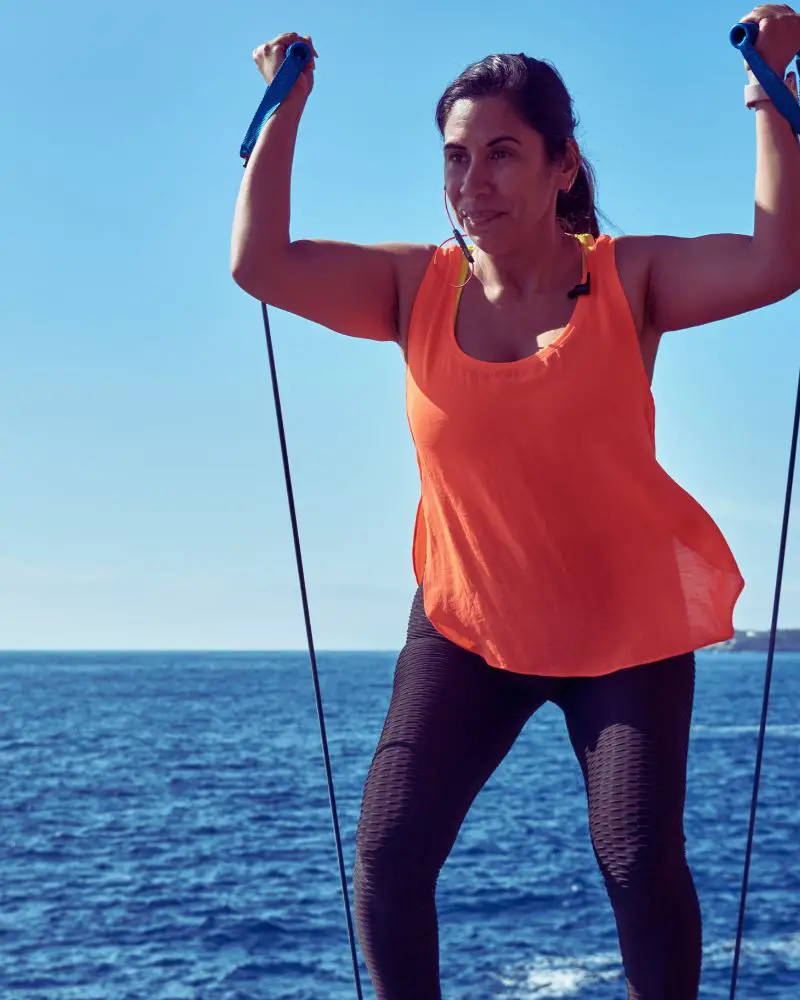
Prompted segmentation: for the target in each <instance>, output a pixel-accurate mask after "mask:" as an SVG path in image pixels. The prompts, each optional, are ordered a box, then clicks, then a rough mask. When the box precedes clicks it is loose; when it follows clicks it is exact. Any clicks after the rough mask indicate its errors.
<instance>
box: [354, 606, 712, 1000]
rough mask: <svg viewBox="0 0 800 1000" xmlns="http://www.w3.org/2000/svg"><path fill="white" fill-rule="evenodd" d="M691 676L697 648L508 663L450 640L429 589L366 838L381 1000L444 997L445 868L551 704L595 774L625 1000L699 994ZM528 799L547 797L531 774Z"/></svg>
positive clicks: (363, 905) (377, 766) (373, 783)
mask: <svg viewBox="0 0 800 1000" xmlns="http://www.w3.org/2000/svg"><path fill="white" fill-rule="evenodd" d="M694 673H695V660H694V654H693V653H686V654H684V655H681V656H676V657H673V658H671V659H667V660H661V661H658V662H656V663H649V664H644V665H642V666H638V667H631V668H627V669H624V670H619V671H616V672H615V673H612V674H608V675H606V676H603V677H591V678H548V677H536V676H530V675H523V674H515V673H510V672H508V671H502V670H498V669H496V668H494V667H490V666H488V665H487V664H486V662H485V661H484V660H483V659H482V658H481V657H479V656H478V655H476V654H474V653H470V652H469V651H467V650H464V649H462V648H461V647H459V646H457V645H456V644H455V643H453V642H451V641H450V640H449V639H446V638H445V637H443V636H442V635H441V634H440V633H438V632H437V631H436V630H435V629H434V628H433V626H432V625H431V623H430V622H429V620H428V618H427V616H426V615H425V611H424V607H423V602H422V594H421V591H419V590H418V591H417V595H416V597H415V599H414V604H413V606H412V610H411V617H410V621H409V627H408V637H407V640H406V644H405V646H404V647H403V650H402V652H401V654H400V656H399V658H398V661H397V667H396V671H395V677H394V686H393V691H392V697H391V703H390V707H389V712H388V715H387V718H386V722H385V725H384V728H383V732H382V734H381V737H380V741H379V743H378V748H377V750H376V753H375V757H374V759H373V761H372V765H371V767H370V770H369V774H368V777H367V781H366V785H365V788H364V796H363V800H362V805H361V818H360V821H359V825H358V833H357V839H356V845H357V851H356V865H355V871H354V887H355V896H356V919H357V925H358V934H359V940H360V943H361V947H362V950H363V953H364V956H365V959H366V962H367V967H368V969H369V973H370V977H371V979H372V982H373V985H374V987H375V992H376V996H377V998H378V1000H440V998H441V990H440V985H439V947H438V926H437V918H436V903H435V892H436V882H437V878H438V875H439V871H440V869H441V867H442V865H443V864H444V862H445V860H446V859H447V857H448V855H449V853H450V850H451V848H452V846H453V844H454V842H455V839H456V836H457V835H458V832H459V829H460V827H461V824H462V822H463V820H464V817H465V816H466V814H467V811H468V810H469V808H470V806H471V804H472V802H473V800H474V798H475V796H476V795H477V794H478V792H479V791H480V790H481V788H482V787H483V785H484V784H485V783H486V781H487V780H488V778H489V777H490V775H491V774H492V772H493V771H494V770H495V768H496V767H497V766H498V765H499V764H500V762H501V761H502V760H503V758H504V757H505V755H506V754H507V753H508V751H509V750H510V748H511V746H512V744H513V743H514V741H515V740H516V738H517V736H518V735H519V733H520V731H521V729H522V728H523V726H524V725H525V723H526V722H527V720H528V719H529V718H530V717H531V715H532V714H533V713H534V712H535V711H536V710H537V709H538V708H539V707H540V706H541V705H543V704H544V703H545V702H547V701H550V702H553V703H555V704H556V705H558V706H559V707H560V708H561V710H562V711H563V713H564V716H565V719H566V724H567V729H568V733H569V738H570V741H571V743H572V747H573V749H574V751H575V753H576V755H577V758H578V761H579V762H580V766H581V769H582V771H583V776H584V780H585V785H586V792H587V797H588V806H589V829H590V833H591V838H592V845H593V847H594V853H595V857H596V859H597V862H598V864H599V866H600V871H601V872H602V875H603V879H604V881H605V885H606V889H607V891H608V895H609V898H610V901H611V905H612V907H613V910H614V916H615V919H616V924H617V931H618V936H619V942H620V949H621V953H622V961H623V965H624V969H625V976H626V979H627V983H628V997H629V1000H695V998H696V997H697V989H698V981H699V977H700V943H701V942H700V939H701V928H700V910H699V906H698V901H697V895H696V893H695V889H694V883H693V880H692V876H691V873H690V871H689V868H688V865H687V863H686V857H685V853H684V835H683V806H684V794H685V785H686V757H687V747H688V739H689V727H690V720H691V713H692V700H693V695H694ZM520 794H528V795H529V796H530V798H531V802H532V803H533V802H535V796H536V774H535V768H534V767H532V768H531V778H530V787H529V788H528V789H526V790H520ZM568 835H569V832H568V831H566V830H565V831H564V836H565V837H566V836H568Z"/></svg>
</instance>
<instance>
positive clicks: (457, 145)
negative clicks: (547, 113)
mask: <svg viewBox="0 0 800 1000" xmlns="http://www.w3.org/2000/svg"><path fill="white" fill-rule="evenodd" d="M498 142H515V143H516V144H517V145H518V146H521V145H522V143H521V142H520V141H519V139H515V138H514V136H513V135H499V136H498V137H497V138H496V139H492V140H491V141H490V142H487V143H486V145H487V146H496V145H497V143H498ZM444 148H445V149H465V148H466V147H464V146H462V145H461V143H459V142H446V143H445V144H444Z"/></svg>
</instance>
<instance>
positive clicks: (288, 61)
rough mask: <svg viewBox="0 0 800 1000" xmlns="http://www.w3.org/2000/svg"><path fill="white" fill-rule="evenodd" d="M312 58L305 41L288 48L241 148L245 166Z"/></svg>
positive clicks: (240, 152)
mask: <svg viewBox="0 0 800 1000" xmlns="http://www.w3.org/2000/svg"><path fill="white" fill-rule="evenodd" d="M310 58H311V48H310V46H308V45H307V44H306V43H305V42H294V43H293V44H292V45H290V46H289V48H288V49H287V50H286V58H285V59H284V60H283V62H282V63H281V65H280V67H279V69H278V72H277V73H276V74H275V79H274V80H273V81H272V83H270V85H269V86H268V87H267V91H266V93H265V94H264V96H263V98H262V99H261V103H260V104H259V106H258V110H257V111H256V113H255V116H254V117H253V120H252V122H251V123H250V128H249V129H248V130H247V135H245V137H244V141H243V142H242V146H241V149H240V150H239V155H240V156H241V157H242V159H243V160H244V164H243V165H244V166H247V161H248V159H249V157H250V154H251V153H252V152H253V148H254V147H255V144H256V142H258V137H259V136H260V135H261V130H262V129H263V128H264V126H265V125H266V123H267V121H268V120H269V117H270V115H271V114H272V113H273V112H274V111H275V109H276V108H278V107H279V105H280V104H281V102H282V101H284V100H285V99H286V97H287V96H288V95H289V91H290V90H291V89H292V87H293V86H294V85H295V83H297V79H298V77H299V76H300V74H301V73H302V71H303V68H304V67H305V65H306V63H307V62H308V61H309V59H310Z"/></svg>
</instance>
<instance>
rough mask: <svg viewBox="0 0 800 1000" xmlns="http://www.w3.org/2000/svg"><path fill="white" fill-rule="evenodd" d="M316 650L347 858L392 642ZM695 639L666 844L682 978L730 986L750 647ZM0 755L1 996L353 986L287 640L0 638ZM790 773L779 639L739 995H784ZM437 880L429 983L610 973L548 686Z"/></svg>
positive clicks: (797, 683) (469, 990)
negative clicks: (34, 648)
mask: <svg viewBox="0 0 800 1000" xmlns="http://www.w3.org/2000/svg"><path fill="white" fill-rule="evenodd" d="M318 659H319V672H320V681H321V688H322V701H323V706H324V713H325V722H326V727H327V732H328V739H329V744H330V753H331V763H332V770H333V778H334V784H335V792H336V799H337V805H338V810H339V818H340V823H341V830H342V838H343V849H344V856H345V865H346V870H347V872H348V877H349V875H350V872H351V870H352V866H353V859H354V835H355V829H356V822H357V819H358V810H359V805H360V798H361V791H362V787H363V783H364V780H365V778H366V774H367V769H368V767H369V764H370V760H371V757H372V753H373V751H374V748H375V744H376V742H377V739H378V736H379V733H380V729H381V725H382V722H383V718H384V715H385V713H386V710H387V707H388V703H389V696H390V692H391V683H392V676H393V670H394V663H395V654H392V653H387V652H377V653H366V652H357V653H343V652H335V653H320V654H318ZM697 660H698V677H697V695H696V704H695V713H694V725H693V730H692V740H691V748H690V759H689V788H688V800H687V807H686V832H687V852H688V856H689V862H690V865H691V867H692V870H693V872H694V876H695V880H696V884H697V887H698V892H699V895H700V900H701V907H702V913H703V924H704V941H703V979H702V986H701V994H700V995H701V997H702V998H704V1000H723V998H725V1000H727V998H728V996H729V983H730V974H731V964H732V958H733V948H734V939H735V936H736V924H737V917H738V908H739V898H740V891H741V882H742V872H743V864H744V858H745V848H746V840H747V827H748V819H749V812H750V802H751V794H752V787H753V775H754V765H755V759H756V748H757V740H758V730H759V722H760V716H761V703H762V693H763V685H764V673H765V666H766V654H765V653H759V654H755V653H743V652H733V653H731V652H713V651H705V652H701V653H699V654H698V657H697ZM0 773H1V774H2V786H1V787H2V795H1V796H0V997H2V1000H23V998H24V1000H123V998H125V1000H190V998H191V1000H260V998H270V1000H353V998H355V997H356V995H357V994H356V988H355V984H354V978H353V970H352V962H351V955H350V947H349V943H348V937H347V924H346V920H345V910H344V904H343V899H342V893H341V889H340V882H339V874H338V867H337V857H336V848H335V840H334V836H333V827H332V822H331V813H330V805H329V799H328V792H327V784H326V773H325V766H324V759H323V755H322V751H321V743H320V733H319V723H318V719H317V711H316V703H315V698H314V689H313V684H312V679H311V672H310V665H309V658H308V654H307V653H295V652H288V653H218V652H214V653H194V652H193V653H174V652H170V653H118V652H115V653H97V652H92V653H74V652H70V653H49V652H48V653H4V654H0ZM799 775H800V655H798V654H791V653H780V654H777V655H776V657H775V662H774V677H773V683H772V692H771V698H770V706H769V715H768V726H767V738H766V743H765V752H764V759H763V770H762V778H761V787H760V793H759V800H758V802H759V805H758V820H757V824H756V833H755V841H754V845H753V860H752V867H751V871H750V878H749V892H748V898H747V911H746V914H747V916H746V922H745V934H744V946H743V951H742V958H741V968H740V973H739V981H738V987H737V991H736V997H738V998H741V1000H756V998H758V1000H770V998H776V1000H792V998H798V997H800V794H799V792H798V788H799V785H800V782H799V779H798V776H799ZM350 891H351V892H352V889H351V890H350ZM437 898H438V912H439V922H440V942H441V977H442V990H443V995H444V998H445V1000H490V998H491V1000H544V998H553V1000H555V998H575V1000H623V998H624V997H625V984H624V979H623V976H622V970H621V963H620V956H619V949H618V943H617V937H616V931H615V926H614V922H613V918H612V914H611V909H610V906H609V904H608V901H607V898H606V895H605V890H604V888H603V884H602V881H601V878H600V875H599V872H598V870H597V868H596V864H595V861H594V857H593V854H592V850H591V846H590V842H589V834H588V827H587V818H586V807H585V798H584V792H583V785H582V781H581V776H580V772H579V769H578V765H577V762H576V761H575V759H574V757H573V755H572V751H571V749H570V746H569V743H568V741H567V737H566V733H565V729H564V723H563V719H562V716H561V715H560V713H559V711H558V710H557V709H555V708H554V707H552V706H549V705H548V706H545V707H544V708H543V709H542V710H541V711H540V712H539V713H538V714H537V715H536V716H534V718H533V719H532V720H531V721H530V723H529V724H528V726H527V728H526V729H525V730H524V731H523V733H522V735H521V736H520V738H519V740H518V741H517V743H516V745H515V746H514V748H513V750H512V752H511V753H510V754H509V756H508V757H507V758H506V760H505V761H504V762H503V764H502V765H501V766H500V768H499V769H498V770H497V772H496V773H495V774H494V775H493V777H492V778H491V780H490V781H489V783H488V784H487V785H486V787H485V788H484V790H483V791H482V792H481V794H480V795H479V796H478V799H477V800H476V802H475V804H474V806H473V808H472V810H471V812H470V814H469V815H468V817H467V820H466V822H465V824H464V827H463V828H462V831H461V834H460V836H459V839H458V841H457V843H456V846H455V848H454V850H453V853H452V855H451V857H450V859H449V861H448V863H447V864H446V866H445V868H444V871H443V872H442V876H441V879H440V883H439V889H438V897H437ZM361 975H362V984H363V995H364V997H365V998H374V993H373V991H372V987H371V985H370V984H369V979H368V975H367V972H366V969H365V968H364V966H363V964H362V965H361ZM408 1000H414V998H408Z"/></svg>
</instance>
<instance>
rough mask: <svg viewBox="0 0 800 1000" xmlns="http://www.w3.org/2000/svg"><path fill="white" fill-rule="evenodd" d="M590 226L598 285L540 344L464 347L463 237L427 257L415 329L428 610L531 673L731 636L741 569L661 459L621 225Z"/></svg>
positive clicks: (463, 641) (558, 672)
mask: <svg viewBox="0 0 800 1000" xmlns="http://www.w3.org/2000/svg"><path fill="white" fill-rule="evenodd" d="M580 239H581V242H582V243H583V245H584V247H585V248H586V254H585V256H586V265H587V267H588V271H589V273H590V275H591V292H590V294H589V295H584V296H580V297H578V298H577V300H576V306H575V309H574V312H573V314H572V317H571V319H570V322H569V323H568V324H567V326H566V327H565V328H564V330H563V331H562V332H561V334H560V335H559V336H558V338H557V339H556V340H555V341H554V342H553V343H552V344H550V345H549V346H548V347H545V348H543V349H542V350H540V351H539V352H538V353H537V354H534V355H532V356H531V357H528V358H525V359H523V360H520V361H513V362H509V363H493V362H486V361H479V360H477V359H475V358H473V357H471V356H469V355H467V354H466V353H465V352H464V351H462V350H461V348H460V347H459V345H458V343H457V340H456V336H455V317H456V312H457V309H458V304H459V298H460V292H459V290H458V289H457V288H455V287H454V286H456V285H458V284H459V283H460V281H462V280H463V277H462V275H463V274H465V273H466V272H465V271H464V260H463V256H462V254H461V252H460V250H459V249H458V247H457V246H452V247H449V248H447V249H445V250H444V251H441V252H440V253H439V254H438V256H437V257H436V259H435V260H434V259H432V260H431V263H430V264H429V266H428V269H427V271H426V273H425V276H424V278H423V280H422V282H421V284H420V287H419V289H418V292H417V296H416V299H415V302H414V307H413V311H412V316H411V323H410V328H409V335H408V346H407V369H406V403H407V410H408V420H409V425H410V428H411V433H412V436H413V439H414V445H415V448H416V453H417V461H418V464H419V471H420V479H421V500H420V505H419V509H418V511H417V521H416V527H415V531H414V545H413V557H414V571H415V574H416V578H417V582H418V583H420V582H421V583H422V585H423V592H424V597H425V611H426V613H427V615H428V617H429V618H430V620H431V622H432V624H433V625H434V627H435V628H436V629H437V631H439V632H440V633H442V634H443V635H445V636H446V637H448V638H449V639H451V640H453V641H454V642H456V643H457V644H458V645H460V646H463V647H464V648H466V649H470V650H473V651H474V652H476V653H478V654H480V655H481V656H482V657H483V658H484V659H485V660H486V661H487V662H488V663H489V664H491V665H492V666H494V667H498V668H501V669H506V670H511V671H514V672H518V673H523V674H542V675H548V676H588V677H591V676H598V675H601V674H605V673H610V672H612V671H614V670H618V669H621V668H623V667H629V666H633V665H636V664H640V663H648V662H652V661H655V660H660V659H664V658H666V657H668V656H674V655H678V654H679V653H684V652H689V651H690V650H695V649H698V648H700V647H702V646H706V645H709V644H711V643H714V642H718V641H722V640H724V639H728V638H730V637H731V636H732V635H733V621H732V616H733V608H734V606H735V604H736V601H737V599H738V597H739V594H740V593H741V591H742V588H743V586H744V581H743V579H742V577H741V574H740V572H739V568H738V566H737V565H736V561H735V560H734V557H733V555H732V553H731V551H730V549H729V548H728V545H727V543H726V541H725V539H724V537H723V536H722V533H721V532H720V530H719V528H718V527H717V525H716V524H715V523H714V521H713V520H712V519H711V517H710V516H709V515H708V514H707V513H706V511H705V510H704V509H703V508H702V507H701V506H700V504H699V503H697V501H696V500H694V499H693V498H692V497H691V496H690V495H689V494H688V493H687V492H686V491H685V490H683V489H682V488H681V487H680V486H679V485H678V484H677V483H676V482H675V481H674V480H673V479H671V478H670V476H669V475H668V474H667V473H666V472H665V471H664V469H662V468H661V466H660V465H659V463H658V461H657V459H656V451H655V406H654V402H653V396H652V393H651V391H650V385H649V383H648V379H647V374H646V372H645V369H644V365H643V363H642V357H641V352H640V347H639V342H638V336H637V332H636V328H635V325H634V322H633V318H632V315H631V311H630V308H629V305H628V301H627V298H626V297H625V293H624V291H623V288H622V285H621V283H620V280H619V276H618V273H617V269H616V263H615V243H614V240H613V239H611V238H610V237H608V236H605V235H604V236H601V237H600V238H599V239H597V240H596V241H595V240H593V239H592V237H590V236H588V237H587V236H582V237H580Z"/></svg>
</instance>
